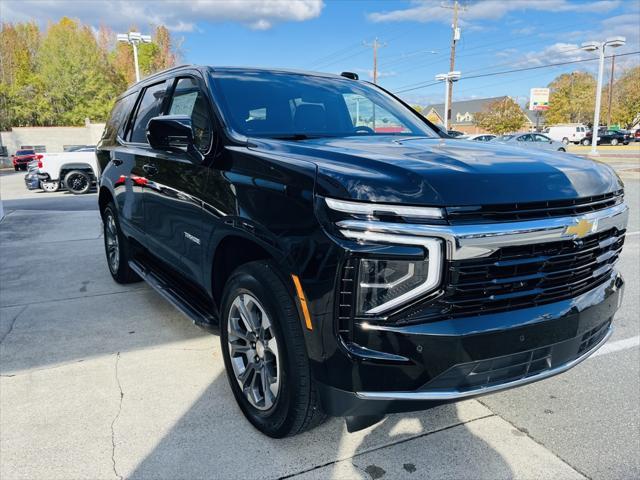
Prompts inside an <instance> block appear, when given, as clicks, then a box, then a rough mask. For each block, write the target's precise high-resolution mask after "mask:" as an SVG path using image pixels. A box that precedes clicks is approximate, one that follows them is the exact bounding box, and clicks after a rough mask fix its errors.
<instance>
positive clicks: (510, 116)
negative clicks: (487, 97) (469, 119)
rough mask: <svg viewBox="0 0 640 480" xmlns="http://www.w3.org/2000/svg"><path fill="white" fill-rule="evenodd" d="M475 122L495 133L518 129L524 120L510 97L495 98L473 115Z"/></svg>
mask: <svg viewBox="0 0 640 480" xmlns="http://www.w3.org/2000/svg"><path fill="white" fill-rule="evenodd" d="M474 121H475V124H476V125H478V126H479V127H481V128H483V129H485V130H487V131H489V132H491V133H495V134H497V135H502V134H503V133H508V132H515V131H518V130H520V129H521V128H522V127H523V126H524V124H525V122H526V117H525V115H524V112H523V111H522V109H521V108H520V105H518V104H517V103H516V102H515V101H514V100H513V99H512V98H510V97H505V98H504V99H500V100H495V101H493V102H491V103H489V104H488V105H487V106H486V107H485V108H484V110H483V111H482V112H478V113H476V114H475V115H474Z"/></svg>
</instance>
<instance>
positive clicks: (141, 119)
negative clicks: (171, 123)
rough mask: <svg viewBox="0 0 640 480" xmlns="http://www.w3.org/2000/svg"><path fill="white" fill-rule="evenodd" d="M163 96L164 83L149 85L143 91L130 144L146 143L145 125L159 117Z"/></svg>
mask: <svg viewBox="0 0 640 480" xmlns="http://www.w3.org/2000/svg"><path fill="white" fill-rule="evenodd" d="M164 94H165V84H164V82H162V83H157V84H155V85H151V86H149V87H147V88H146V89H145V90H144V93H143V97H142V100H141V101H140V105H139V106H138V111H137V113H136V119H135V122H134V124H133V130H132V132H131V141H132V142H138V143H147V134H146V129H147V123H149V120H151V119H152V118H153V117H157V116H158V115H160V110H161V108H162V100H163V99H164Z"/></svg>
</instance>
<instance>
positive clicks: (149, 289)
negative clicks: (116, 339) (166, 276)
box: [0, 286, 151, 308]
mask: <svg viewBox="0 0 640 480" xmlns="http://www.w3.org/2000/svg"><path fill="white" fill-rule="evenodd" d="M144 291H151V288H149V287H147V286H142V287H137V288H130V289H127V290H120V291H118V292H104V293H95V294H92V295H78V296H72V297H65V298H55V299H53V298H52V299H50V300H39V301H36V302H29V303H14V304H11V305H0V308H8V307H22V306H24V307H25V308H26V307H28V306H29V305H41V304H43V303H59V302H64V301H67V300H78V299H80V298H94V297H106V296H108V295H120V294H121V293H133V292H144Z"/></svg>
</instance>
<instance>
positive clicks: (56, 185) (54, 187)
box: [40, 182, 60, 193]
mask: <svg viewBox="0 0 640 480" xmlns="http://www.w3.org/2000/svg"><path fill="white" fill-rule="evenodd" d="M40 186H41V187H42V189H43V190H44V191H45V192H49V193H51V192H57V191H58V190H60V182H40Z"/></svg>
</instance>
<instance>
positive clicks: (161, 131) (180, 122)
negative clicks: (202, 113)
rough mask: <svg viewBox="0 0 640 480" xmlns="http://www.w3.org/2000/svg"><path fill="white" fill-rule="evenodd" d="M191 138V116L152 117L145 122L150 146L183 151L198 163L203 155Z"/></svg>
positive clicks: (158, 148)
mask: <svg viewBox="0 0 640 480" xmlns="http://www.w3.org/2000/svg"><path fill="white" fill-rule="evenodd" d="M193 138H194V136H193V127H192V125H191V117H188V116H187V115H163V116H160V117H154V118H152V119H151V120H149V123H148V124H147V140H148V141H149V145H151V148H154V149H156V150H168V151H173V152H176V151H180V152H185V153H187V154H188V155H189V156H190V157H192V159H193V160H194V161H195V162H198V163H199V162H202V160H203V156H202V154H201V153H200V151H198V149H197V148H196V146H195V144H194V140H193Z"/></svg>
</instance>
